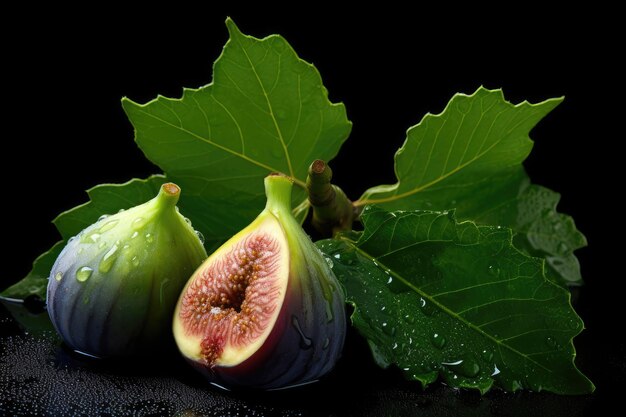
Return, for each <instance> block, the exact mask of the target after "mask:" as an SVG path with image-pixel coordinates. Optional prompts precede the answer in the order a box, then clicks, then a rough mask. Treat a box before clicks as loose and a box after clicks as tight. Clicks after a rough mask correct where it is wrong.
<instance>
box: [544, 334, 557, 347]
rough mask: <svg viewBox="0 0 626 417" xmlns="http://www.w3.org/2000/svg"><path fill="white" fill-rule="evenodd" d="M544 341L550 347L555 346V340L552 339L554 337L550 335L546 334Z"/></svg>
mask: <svg viewBox="0 0 626 417" xmlns="http://www.w3.org/2000/svg"><path fill="white" fill-rule="evenodd" d="M546 343H547V345H548V346H550V347H556V340H554V337H552V336H548V337H547V338H546Z"/></svg>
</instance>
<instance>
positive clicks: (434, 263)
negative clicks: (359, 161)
mask: <svg viewBox="0 0 626 417" xmlns="http://www.w3.org/2000/svg"><path fill="white" fill-rule="evenodd" d="M361 219H362V221H363V225H364V231H363V232H362V234H361V235H360V237H358V240H356V241H354V240H352V239H350V237H349V236H342V237H340V238H339V239H335V240H323V241H320V242H318V243H317V244H318V246H319V248H320V249H321V250H322V252H324V253H325V254H326V256H327V257H328V260H329V264H332V268H333V272H334V273H335V274H336V275H337V277H338V278H339V280H340V281H341V282H342V284H343V285H344V287H345V289H346V293H347V300H348V302H350V303H352V304H353V305H354V307H355V310H354V313H353V315H352V324H353V325H354V326H355V327H356V328H357V329H358V331H359V332H360V333H361V334H362V335H363V336H364V337H365V338H366V339H367V340H368V343H369V345H370V347H371V350H372V353H373V355H374V358H375V360H376V362H377V363H378V364H379V365H381V366H383V367H387V366H389V365H390V364H395V365H396V366H398V368H400V369H401V370H402V372H403V374H404V375H405V376H406V377H407V378H408V379H410V380H415V381H420V382H421V383H422V384H423V385H424V386H427V385H428V384H430V383H432V382H434V381H435V380H436V379H437V378H441V379H443V380H444V381H445V382H446V383H447V384H448V385H450V386H453V387H463V388H474V389H477V390H479V391H480V392H481V393H485V392H487V391H488V390H489V389H490V388H491V387H492V386H494V385H496V386H498V387H501V388H503V389H505V390H507V391H515V390H517V389H520V388H527V389H531V390H535V391H540V390H547V391H551V392H555V393H560V394H582V393H589V392H592V391H593V390H594V386H593V384H592V383H591V382H590V381H589V380H588V379H587V378H586V377H585V376H584V375H583V374H582V373H580V371H579V370H578V369H577V368H576V366H575V365H574V357H575V355H576V353H575V349H574V345H573V342H572V340H573V338H574V337H575V336H576V335H578V334H579V333H580V332H581V331H582V329H583V323H582V321H581V320H580V318H579V317H578V316H577V315H576V313H575V312H574V310H573V309H572V306H571V304H570V294H569V292H568V291H567V290H566V289H564V288H562V287H561V286H559V285H557V284H555V283H554V282H552V281H551V280H548V279H547V278H546V277H545V275H544V261H543V260H541V259H538V258H532V257H529V256H527V255H526V254H524V253H522V252H520V251H519V250H518V249H517V248H515V247H514V246H513V244H512V237H513V233H512V231H511V230H510V229H508V228H505V227H498V226H478V225H476V224H475V223H473V222H469V221H466V222H462V223H458V222H457V221H456V220H455V216H454V214H453V212H432V211H419V210H417V211H396V212H387V211H385V210H383V209H381V208H379V207H375V206H367V207H365V210H364V212H363V214H362V217H361Z"/></svg>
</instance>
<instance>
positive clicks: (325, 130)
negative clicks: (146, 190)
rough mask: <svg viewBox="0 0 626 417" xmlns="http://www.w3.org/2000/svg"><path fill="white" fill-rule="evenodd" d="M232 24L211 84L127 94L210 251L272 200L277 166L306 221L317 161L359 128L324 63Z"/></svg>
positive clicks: (139, 126) (153, 157) (137, 123)
mask: <svg viewBox="0 0 626 417" xmlns="http://www.w3.org/2000/svg"><path fill="white" fill-rule="evenodd" d="M226 26H227V27H228V31H229V33H230V39H229V40H228V42H227V43H226V46H225V47H224V50H223V52H222V55H221V56H220V57H219V58H218V60H217V61H216V62H215V64H214V67H213V82H212V83H211V84H209V85H207V86H204V87H201V88H199V89H187V88H186V89H184V90H183V95H182V98H180V99H171V98H166V97H158V98H156V99H155V100H153V101H151V102H149V103H147V104H137V103H135V102H133V101H131V100H129V99H127V98H125V99H124V100H123V101H122V104H123V107H124V110H125V111H126V114H127V115H128V118H129V119H130V121H131V122H132V124H133V126H134V127H135V140H136V142H137V144H138V145H139V147H140V148H141V150H142V151H143V152H144V154H145V155H146V157H147V158H148V159H149V160H150V161H152V162H153V163H155V164H156V165H158V166H159V167H160V168H161V169H163V171H164V172H165V173H166V174H167V176H168V178H169V179H170V180H171V181H173V182H175V183H176V184H178V185H180V187H181V188H182V189H183V190H184V192H185V195H186V198H185V200H184V201H182V202H181V204H180V208H181V210H182V211H183V212H185V213H186V215H187V216H189V217H190V218H191V219H192V220H193V222H194V225H195V226H196V227H197V228H199V230H200V231H202V233H203V234H204V236H205V239H206V243H205V245H206V247H207V251H208V252H211V251H212V250H214V249H216V248H217V247H218V246H219V245H220V244H221V243H223V242H224V241H225V240H226V239H228V238H229V237H231V236H232V235H234V234H235V233H237V232H238V231H239V230H241V229H242V228H243V227H245V226H246V225H247V224H249V223H250V222H251V221H252V220H253V219H254V218H255V217H256V216H257V215H258V214H259V212H260V211H261V210H262V209H263V207H264V205H265V194H264V192H263V178H265V177H266V176H267V175H268V174H269V173H271V172H281V173H284V174H286V175H289V176H291V177H292V178H294V179H295V184H296V185H297V187H294V191H293V201H292V202H293V204H292V206H293V207H294V208H297V209H296V210H295V212H294V214H295V215H296V216H297V218H298V219H299V220H300V221H303V220H304V218H305V217H306V214H307V212H308V200H307V195H306V191H305V189H304V186H305V181H306V177H307V170H308V167H309V165H310V164H311V162H312V161H313V160H314V159H318V158H319V159H323V160H325V161H329V160H331V159H333V158H334V157H335V155H336V154H337V152H338V151H339V148H340V146H341V144H342V143H343V142H344V141H345V140H346V138H347V137H348V135H349V133H350V129H351V123H350V122H349V121H348V119H347V118H346V110H345V107H344V106H343V104H334V103H331V102H330V101H329V100H328V94H327V91H326V89H325V88H324V86H323V84H322V79H321V77H320V74H319V72H318V71H317V69H315V67H314V66H313V65H311V64H309V63H307V62H305V61H303V60H301V59H300V58H299V57H298V56H297V55H296V53H295V52H294V50H293V49H292V48H291V46H290V45H289V44H288V43H287V41H286V40H285V39H284V38H283V37H281V36H279V35H271V36H268V37H266V38H264V39H255V38H253V37H250V36H246V35H244V34H242V33H241V32H240V31H239V29H238V28H237V26H236V25H235V23H234V22H233V21H232V20H230V19H228V20H227V21H226Z"/></svg>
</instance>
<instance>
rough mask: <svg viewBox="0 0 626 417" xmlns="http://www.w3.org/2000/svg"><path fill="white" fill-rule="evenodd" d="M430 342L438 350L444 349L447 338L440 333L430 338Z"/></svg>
mask: <svg viewBox="0 0 626 417" xmlns="http://www.w3.org/2000/svg"><path fill="white" fill-rule="evenodd" d="M430 341H431V343H432V344H433V346H434V347H436V348H437V349H443V347H444V346H445V345H446V338H445V337H443V336H442V335H441V334H439V333H435V334H433V336H432V337H431V338H430Z"/></svg>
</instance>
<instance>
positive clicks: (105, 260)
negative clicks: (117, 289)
mask: <svg viewBox="0 0 626 417" xmlns="http://www.w3.org/2000/svg"><path fill="white" fill-rule="evenodd" d="M118 249H119V246H118V245H117V244H115V245H113V246H112V247H111V249H109V251H108V252H107V253H105V254H104V256H103V257H102V260H101V261H100V265H99V266H98V270H99V271H100V272H102V273H107V272H109V271H110V270H111V267H112V266H113V264H114V263H115V260H116V259H117V255H118V253H117V250H118Z"/></svg>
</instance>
